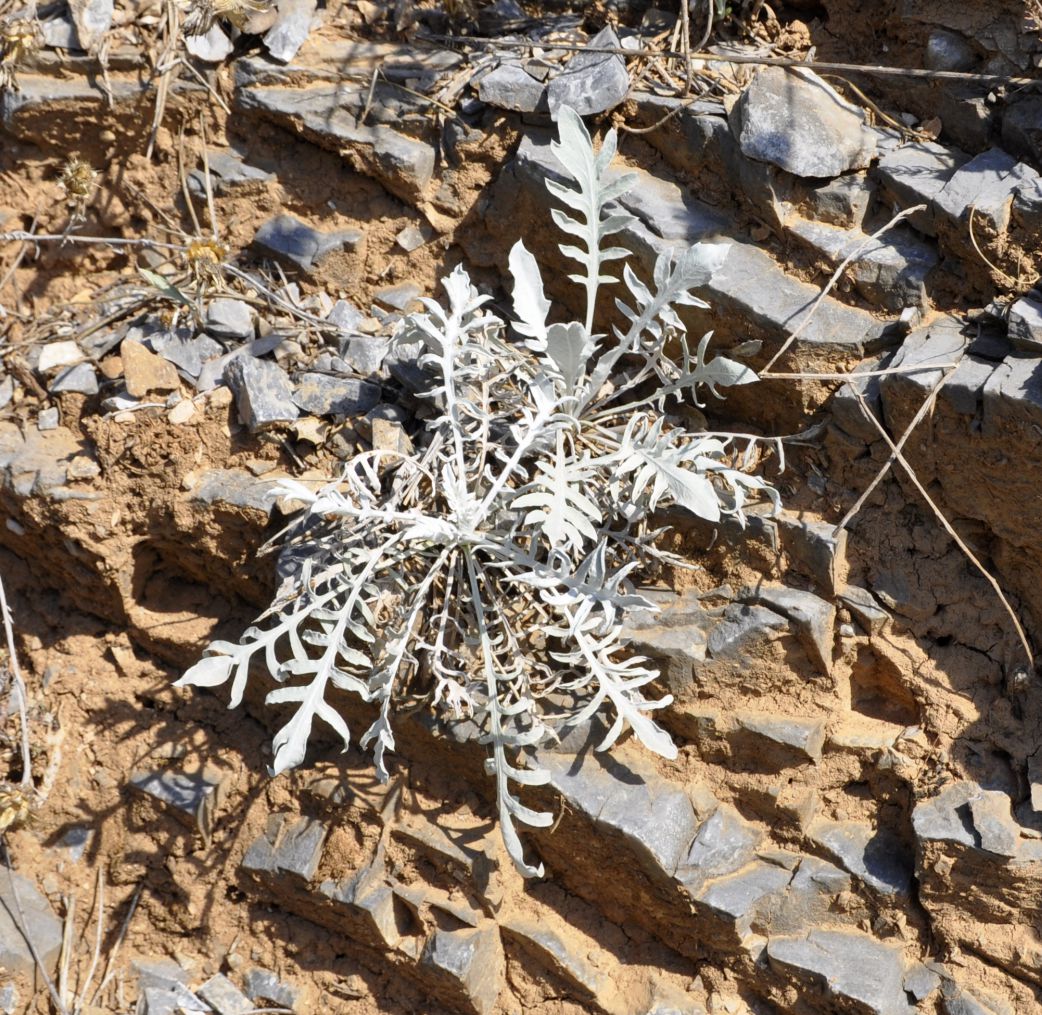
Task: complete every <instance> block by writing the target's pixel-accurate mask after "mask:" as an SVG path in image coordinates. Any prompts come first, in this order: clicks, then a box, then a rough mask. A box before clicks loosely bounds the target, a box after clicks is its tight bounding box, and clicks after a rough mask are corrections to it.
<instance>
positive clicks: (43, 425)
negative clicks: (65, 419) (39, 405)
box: [36, 406, 61, 433]
mask: <svg viewBox="0 0 1042 1015" xmlns="http://www.w3.org/2000/svg"><path fill="white" fill-rule="evenodd" d="M60 424H61V417H60V415H59V413H58V407H57V406H51V408H49V409H43V410H41V412H40V415H39V416H37V417H36V428H37V429H38V430H39V431H40V432H41V433H43V432H44V431H47V430H57V429H58V427H59V425H60Z"/></svg>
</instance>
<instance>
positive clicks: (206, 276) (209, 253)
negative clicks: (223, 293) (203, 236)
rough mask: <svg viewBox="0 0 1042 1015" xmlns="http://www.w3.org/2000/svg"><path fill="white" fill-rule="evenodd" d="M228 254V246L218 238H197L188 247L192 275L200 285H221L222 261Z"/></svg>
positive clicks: (187, 255)
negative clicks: (218, 240)
mask: <svg viewBox="0 0 1042 1015" xmlns="http://www.w3.org/2000/svg"><path fill="white" fill-rule="evenodd" d="M227 256H228V248H227V247H226V246H225V245H224V244H223V243H218V242H217V240H196V241H195V242H194V243H192V244H191V245H190V246H189V247H188V251H187V254H186V257H187V259H188V267H189V268H190V269H191V272H192V277H193V278H194V279H195V281H196V283H197V284H199V285H212V286H217V285H220V283H221V281H222V275H221V262H222V261H223V260H224V259H225V258H226V257H227Z"/></svg>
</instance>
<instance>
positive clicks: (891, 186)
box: [874, 141, 969, 236]
mask: <svg viewBox="0 0 1042 1015" xmlns="http://www.w3.org/2000/svg"><path fill="white" fill-rule="evenodd" d="M968 161H969V156H968V155H967V154H966V153H965V152H961V151H959V150H958V149H957V148H946V147H945V146H944V145H940V144H937V143H936V142H933V141H914V142H911V143H909V144H905V145H902V146H900V147H897V148H894V149H892V150H891V151H888V152H886V153H885V154H884V155H883V156H882V157H881V158H880V159H879V162H878V163H877V164H876V167H875V170H874V172H875V174H876V177H877V179H878V180H879V181H880V183H881V184H882V185H883V187H885V188H886V190H887V191H889V193H890V194H891V196H892V197H893V198H894V199H895V200H896V201H897V203H898V205H899V206H900V207H902V208H909V207H911V206H913V205H917V204H925V205H926V206H927V208H926V210H925V211H921V212H916V213H915V215H913V216H912V217H911V219H910V222H911V224H912V225H913V226H914V227H915V228H916V229H918V230H919V231H920V232H923V233H926V234H928V235H930V236H936V235H937V227H936V225H935V215H934V211H933V202H934V199H935V198H936V197H937V196H938V195H939V194H940V192H941V191H942V190H943V189H944V187H945V186H946V185H947V183H948V181H949V180H950V179H951V178H952V177H953V176H954V175H955V173H956V171H957V170H958V169H959V167H960V166H962V165H964V164H965V163H966V162H968Z"/></svg>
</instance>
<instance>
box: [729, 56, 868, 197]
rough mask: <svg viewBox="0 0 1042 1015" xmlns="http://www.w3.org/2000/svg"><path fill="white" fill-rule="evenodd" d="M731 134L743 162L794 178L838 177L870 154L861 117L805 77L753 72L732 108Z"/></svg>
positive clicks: (822, 85)
mask: <svg viewBox="0 0 1042 1015" xmlns="http://www.w3.org/2000/svg"><path fill="white" fill-rule="evenodd" d="M731 129H732V131H733V132H734V134H735V137H737V139H738V142H739V144H740V145H741V149H742V152H743V154H744V155H745V156H746V157H747V158H751V159H757V160H759V161H761V162H770V163H773V164H774V165H776V166H780V167H781V168H782V169H785V170H787V171H788V172H790V173H793V174H794V175H796V176H803V177H812V178H813V177H819V178H820V177H824V176H828V177H832V176H839V175H840V174H841V173H845V172H848V171H850V170H851V169H863V168H864V167H866V166H867V165H868V164H869V163H870V162H871V160H872V159H873V157H874V156H875V154H876V144H875V139H874V137H873V136H872V134H871V133H869V132H868V131H867V130H866V129H865V119H864V112H863V111H862V110H861V109H859V108H858V107H857V106H853V105H851V104H850V103H848V102H847V101H846V100H844V99H843V98H842V97H841V96H840V95H839V94H838V93H837V92H836V91H835V89H833V88H832V87H831V86H830V85H828V84H826V83H825V82H824V81H823V80H822V79H821V78H819V77H818V76H817V75H816V74H814V73H812V72H810V71H804V70H800V71H795V70H787V69H785V68H781V67H766V68H764V69H763V70H761V71H759V72H758V73H757V74H756V76H755V77H754V78H753V80H752V82H751V83H750V84H749V85H748V87H747V88H746V89H745V91H744V92H743V93H742V95H741V97H740V98H739V100H738V101H737V102H736V103H735V105H734V108H733V110H732V112H731Z"/></svg>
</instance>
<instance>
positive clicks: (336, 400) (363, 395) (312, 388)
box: [293, 373, 380, 416]
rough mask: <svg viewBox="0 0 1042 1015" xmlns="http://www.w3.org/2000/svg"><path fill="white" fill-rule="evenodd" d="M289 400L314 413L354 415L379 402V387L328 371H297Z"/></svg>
mask: <svg viewBox="0 0 1042 1015" xmlns="http://www.w3.org/2000/svg"><path fill="white" fill-rule="evenodd" d="M293 401H294V402H295V403H296V404H297V405H298V406H299V407H300V408H301V409H303V410H304V411H305V412H309V413H311V414H312V415H315V416H357V415H360V414H361V413H364V412H368V411H369V410H370V409H371V408H372V407H373V406H374V405H376V403H377V402H379V401H380V388H379V386H378V385H376V384H370V383H369V382H367V381H359V380H356V379H355V378H353V377H334V376H332V375H330V374H314V373H307V374H301V376H300V377H299V378H298V380H297V384H296V387H295V388H294V391H293Z"/></svg>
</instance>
